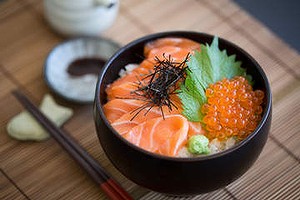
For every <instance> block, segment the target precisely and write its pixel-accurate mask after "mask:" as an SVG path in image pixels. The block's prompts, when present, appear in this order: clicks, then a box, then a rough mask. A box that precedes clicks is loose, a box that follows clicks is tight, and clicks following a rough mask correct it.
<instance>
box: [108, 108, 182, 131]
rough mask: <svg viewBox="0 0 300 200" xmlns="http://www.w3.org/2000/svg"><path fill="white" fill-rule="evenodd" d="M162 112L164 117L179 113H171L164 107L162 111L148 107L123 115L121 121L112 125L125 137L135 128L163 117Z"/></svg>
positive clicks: (174, 111)
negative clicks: (150, 120)
mask: <svg viewBox="0 0 300 200" xmlns="http://www.w3.org/2000/svg"><path fill="white" fill-rule="evenodd" d="M162 112H163V113H164V116H167V115H170V114H173V113H177V111H176V110H172V111H170V110H169V109H168V108H167V107H163V108H162V110H161V109H160V108H158V107H152V108H151V107H146V108H143V107H141V109H136V110H133V111H132V112H128V113H126V114H124V115H122V116H121V117H120V118H119V119H117V120H115V121H114V122H113V123H112V124H111V125H112V126H113V127H114V129H115V130H116V131H118V133H119V134H121V135H123V134H125V133H127V132H129V131H130V130H131V129H132V128H133V127H135V126H137V125H139V124H141V123H143V122H145V121H147V120H149V119H152V118H156V117H161V118H163V117H162Z"/></svg>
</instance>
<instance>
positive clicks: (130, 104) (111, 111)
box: [103, 99, 145, 123]
mask: <svg viewBox="0 0 300 200" xmlns="http://www.w3.org/2000/svg"><path fill="white" fill-rule="evenodd" d="M144 104H145V102H144V101H140V100H135V99H113V100H111V101H108V102H107V103H106V104H105V105H104V106H103V109H104V114H105V116H106V117H107V119H108V121H109V122H110V123H113V122H114V121H115V120H117V119H119V118H120V117H121V116H122V115H124V114H126V113H128V112H132V110H135V109H137V108H139V107H141V106H142V105H144Z"/></svg>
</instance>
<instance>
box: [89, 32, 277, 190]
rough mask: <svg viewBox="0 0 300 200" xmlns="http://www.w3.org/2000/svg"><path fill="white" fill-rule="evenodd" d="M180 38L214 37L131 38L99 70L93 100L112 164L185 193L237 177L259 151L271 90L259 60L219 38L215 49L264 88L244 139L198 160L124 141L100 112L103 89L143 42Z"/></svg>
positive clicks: (150, 183)
mask: <svg viewBox="0 0 300 200" xmlns="http://www.w3.org/2000/svg"><path fill="white" fill-rule="evenodd" d="M169 36H172V37H185V38H189V39H192V40H195V41H198V42H200V43H208V44H211V42H212V39H213V36H211V35H208V34H204V33H197V32H164V33H157V34H153V35H149V36H146V37H143V38H141V39H138V40H135V41H133V42H131V43H130V44H128V45H126V46H124V47H123V48H121V49H120V50H119V51H118V52H117V53H116V54H115V55H114V56H112V57H111V59H110V60H109V61H108V62H107V64H106V66H104V68H103V71H102V72H101V74H100V77H99V80H98V83H97V89H96V96H95V102H94V118H95V123H96V129H97V133H98V137H99V139H100V143H101V145H102V147H103V149H104V151H105V153H106V154H107V156H108V158H109V159H110V160H111V162H112V163H113V165H114V166H115V167H116V168H117V169H118V170H119V171H120V172H121V173H123V174H124V175H125V176H126V177H127V178H128V179H130V180H132V181H133V182H135V183H137V184H139V185H141V186H144V187H146V188H149V189H151V190H154V191H158V192H162V193H167V194H175V195H190V194H200V193H205V192H209V191H213V190H216V189H219V188H222V187H224V186H226V185H228V184H229V183H231V182H233V181H234V180H236V179H237V178H239V177H240V176H242V175H243V174H244V173H245V172H246V171H247V170H248V169H249V168H250V167H251V166H252V164H253V163H254V162H255V160H256V159H257V158H258V156H259V154H260V152H261V151H262V149H263V147H264V145H265V143H266V140H267V137H268V132H269V129H270V125H271V108H272V100H271V90H270V86H269V83H268V80H267V77H266V75H265V73H264V72H263V70H262V68H261V67H260V66H259V64H258V63H257V62H256V61H255V60H254V59H253V58H252V57H251V56H250V55H249V54H248V53H246V52H245V51H244V50H242V49H241V48H239V47H238V46H236V45H234V44H232V43H231V42H228V41H226V40H224V39H221V38H219V47H220V49H226V50H227V52H228V54H229V55H231V54H236V56H237V60H240V61H242V63H243V64H242V67H244V68H247V73H248V74H251V75H252V77H253V79H254V80H255V85H254V89H261V90H263V91H264V92H265V102H264V110H263V117H262V120H261V122H260V123H259V125H258V126H257V128H256V129H255V131H254V132H253V133H251V134H250V135H249V136H248V137H247V138H246V139H244V140H243V141H242V142H240V143H239V144H237V145H236V146H234V147H233V148H231V149H228V150H225V151H223V152H221V153H217V154H213V155H209V156H205V157H197V158H172V157H165V156H160V155H156V154H153V153H150V152H147V151H145V150H143V149H141V148H138V147H136V146H134V145H132V144H131V143H129V142H128V141H126V140H125V139H123V138H122V137H121V136H120V135H119V134H118V133H117V132H116V131H115V130H114V129H113V128H112V127H111V126H110V124H109V122H108V120H107V119H106V117H105V115H104V113H103V107H102V106H103V104H105V103H106V94H105V88H106V86H107V85H108V84H110V83H112V82H113V81H114V80H116V79H117V78H118V72H119V70H120V69H121V68H122V67H124V66H125V65H126V64H128V63H139V62H141V58H140V56H138V55H143V47H144V45H145V43H147V42H149V41H151V40H155V39H157V38H162V37H169Z"/></svg>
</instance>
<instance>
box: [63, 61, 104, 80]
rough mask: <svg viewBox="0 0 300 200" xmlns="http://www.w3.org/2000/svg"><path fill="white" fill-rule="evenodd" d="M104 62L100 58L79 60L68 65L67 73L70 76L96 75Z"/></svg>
mask: <svg viewBox="0 0 300 200" xmlns="http://www.w3.org/2000/svg"><path fill="white" fill-rule="evenodd" d="M105 62H106V60H104V59H102V58H79V59H76V60H74V61H73V62H71V63H70V65H69V66H68V69H67V72H68V73H69V74H70V75H72V76H83V75H86V74H95V75H98V74H99V73H100V71H101V68H102V67H103V66H104V64H105Z"/></svg>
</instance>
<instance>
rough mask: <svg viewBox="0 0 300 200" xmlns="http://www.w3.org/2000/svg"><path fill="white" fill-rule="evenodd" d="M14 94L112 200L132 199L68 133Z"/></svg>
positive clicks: (16, 93) (14, 92)
mask: <svg viewBox="0 0 300 200" xmlns="http://www.w3.org/2000/svg"><path fill="white" fill-rule="evenodd" d="M12 94H13V95H14V96H15V97H16V99H17V100H18V101H19V102H20V103H21V104H22V105H23V106H24V108H25V109H26V110H27V111H28V112H29V113H31V115H32V116H33V117H34V118H35V119H36V120H37V121H38V122H39V123H40V124H41V125H42V126H43V127H44V128H45V129H46V130H47V131H48V132H49V134H50V135H51V136H52V137H53V138H54V139H55V140H56V141H57V142H58V143H59V144H60V145H61V146H62V147H63V148H64V149H65V150H66V151H67V152H68V153H69V154H70V155H71V156H72V157H73V159H74V160H75V161H77V163H78V164H79V165H80V166H81V167H82V168H83V169H84V170H85V171H86V172H87V173H88V174H89V175H90V176H91V178H92V179H93V180H94V181H95V182H96V183H97V184H98V185H100V188H101V189H102V190H103V191H104V193H105V194H106V195H107V196H108V197H109V198H110V199H112V200H118V199H124V200H130V199H132V197H130V195H129V194H128V193H127V192H126V191H125V190H124V189H123V188H122V187H121V186H120V185H119V184H118V183H117V182H116V181H115V180H114V179H113V178H112V177H111V176H110V175H109V174H108V173H107V172H106V171H105V170H104V169H103V167H101V166H100V164H99V163H98V162H97V161H96V160H95V159H94V158H93V157H92V156H91V155H89V154H88V152H86V151H85V150H84V149H83V148H82V147H81V146H80V145H79V144H77V142H76V141H75V140H74V139H73V138H72V137H71V136H70V135H69V134H67V132H66V131H63V130H62V129H60V128H58V127H57V126H56V125H55V124H53V123H52V122H51V121H50V120H49V119H48V118H47V117H46V116H45V115H44V114H43V113H42V112H41V111H40V110H39V109H38V108H37V107H36V106H35V105H34V104H33V103H32V102H31V101H30V100H29V99H28V98H27V97H26V96H25V95H24V94H22V93H21V92H19V91H17V90H15V91H13V92H12Z"/></svg>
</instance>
